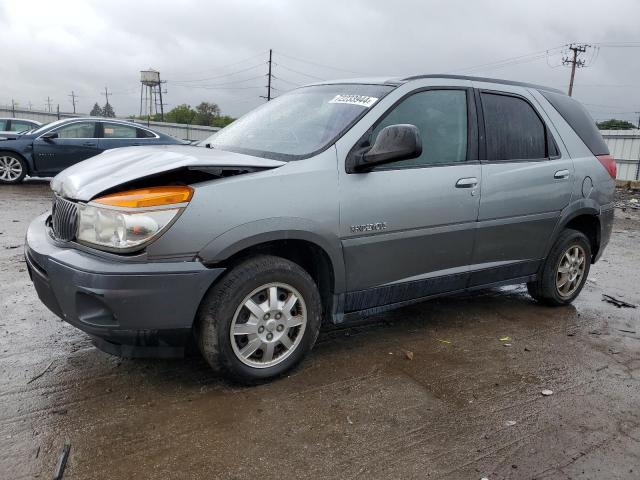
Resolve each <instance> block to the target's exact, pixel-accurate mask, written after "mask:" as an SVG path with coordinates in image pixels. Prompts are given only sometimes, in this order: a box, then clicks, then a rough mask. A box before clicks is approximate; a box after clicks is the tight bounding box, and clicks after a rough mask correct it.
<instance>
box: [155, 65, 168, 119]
mask: <svg viewBox="0 0 640 480" xmlns="http://www.w3.org/2000/svg"><path fill="white" fill-rule="evenodd" d="M158 82H159V83H158V92H160V120H161V121H163V122H164V103H163V102H162V84H163V83H164V82H163V81H162V80H160V72H158ZM165 93H166V92H165ZM157 111H158V110H156V112H157Z"/></svg>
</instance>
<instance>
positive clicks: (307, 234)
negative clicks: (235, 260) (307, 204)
mask: <svg viewBox="0 0 640 480" xmlns="http://www.w3.org/2000/svg"><path fill="white" fill-rule="evenodd" d="M276 240H304V241H307V242H310V243H313V244H315V245H316V246H318V247H319V248H321V249H322V250H324V251H325V252H326V253H327V255H328V257H329V260H330V261H331V265H332V267H333V273H334V281H335V284H334V293H342V292H344V289H345V271H344V257H343V254H342V244H341V243H340V240H339V239H338V237H337V235H336V234H335V233H333V232H330V231H328V230H327V229H326V227H325V228H323V226H322V225H321V224H319V223H317V222H314V221H312V220H309V219H305V218H292V217H284V218H267V219H263V220H256V221H254V222H249V223H245V224H242V225H239V226H237V227H234V228H232V229H231V230H227V231H226V232H224V233H223V234H221V235H219V236H218V237H216V238H215V239H213V240H212V241H211V242H209V243H208V244H207V245H206V246H205V247H204V248H203V249H202V250H200V252H199V253H198V256H199V257H200V259H201V260H202V262H204V263H205V264H216V263H220V262H223V261H225V260H227V259H228V258H230V257H232V256H233V255H235V254H236V253H238V252H241V251H242V250H245V249H247V248H250V247H253V246H256V245H259V244H261V243H265V242H272V241H276Z"/></svg>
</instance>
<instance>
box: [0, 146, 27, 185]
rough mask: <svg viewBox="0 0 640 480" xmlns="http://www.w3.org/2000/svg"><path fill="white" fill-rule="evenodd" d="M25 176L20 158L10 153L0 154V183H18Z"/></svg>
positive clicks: (25, 166)
mask: <svg viewBox="0 0 640 480" xmlns="http://www.w3.org/2000/svg"><path fill="white" fill-rule="evenodd" d="M26 174H27V165H26V163H25V162H24V160H23V159H22V158H20V157H19V156H18V155H16V154H13V153H10V152H0V183H8V184H12V183H20V182H22V180H23V179H24V177H25V175H26Z"/></svg>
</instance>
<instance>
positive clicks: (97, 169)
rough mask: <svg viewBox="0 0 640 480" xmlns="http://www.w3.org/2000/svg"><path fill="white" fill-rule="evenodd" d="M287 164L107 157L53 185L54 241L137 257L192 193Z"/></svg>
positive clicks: (203, 157) (163, 152) (198, 153)
mask: <svg viewBox="0 0 640 480" xmlns="http://www.w3.org/2000/svg"><path fill="white" fill-rule="evenodd" d="M282 164H283V162H279V161H275V160H267V159H261V158H256V157H251V156H246V155H241V154H237V153H230V152H223V151H219V150H212V149H207V148H203V147H192V146H178V147H175V146H171V147H169V146H166V147H165V146H163V147H145V148H139V147H134V148H122V149H115V150H109V151H107V152H104V153H103V154H101V155H98V156H96V157H94V158H93V159H90V160H87V161H85V162H82V163H81V164H78V165H76V166H74V167H71V168H69V169H67V170H65V171H63V172H62V173H60V174H59V175H58V176H56V177H55V178H54V179H53V181H52V182H51V187H52V189H53V191H54V194H55V200H54V203H53V208H52V213H51V218H50V220H49V221H48V224H49V226H50V235H51V236H52V237H53V238H54V240H58V241H63V242H76V243H77V244H80V245H84V246H86V247H89V248H95V249H98V250H102V251H106V252H113V253H122V254H129V253H132V252H136V251H139V250H141V249H142V248H144V247H145V246H146V245H147V244H149V243H150V242H152V241H154V240H155V239H156V238H158V237H159V236H160V235H162V233H164V231H166V230H167V229H168V228H169V227H170V226H171V225H172V224H173V223H174V222H175V221H176V220H177V219H178V217H179V216H180V214H181V213H182V212H183V211H184V209H185V208H186V207H187V206H188V204H189V202H190V201H191V198H192V196H193V193H194V189H193V188H192V187H191V186H192V185H198V184H201V183H203V182H208V181H212V180H218V179H223V178H229V177H233V176H238V175H243V174H247V173H253V172H257V171H261V170H266V169H271V168H275V167H278V166H280V165H282Z"/></svg>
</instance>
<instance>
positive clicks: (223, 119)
mask: <svg viewBox="0 0 640 480" xmlns="http://www.w3.org/2000/svg"><path fill="white" fill-rule="evenodd" d="M90 115H91V116H92V117H107V118H114V117H115V116H116V112H115V111H114V110H113V107H112V106H111V104H110V103H108V102H107V103H106V104H105V105H104V107H101V106H100V105H98V103H97V102H96V103H95V105H94V106H93V108H92V109H91V113H90ZM129 118H130V119H132V120H145V121H146V120H151V121H152V122H161V121H162V117H161V116H160V114H159V113H157V114H155V115H151V116H149V115H143V116H136V115H131V116H130V117H129ZM234 120H235V118H233V117H230V116H229V115H222V114H221V113H220V107H219V106H218V105H217V104H215V103H210V102H201V103H200V105H198V106H196V107H195V108H193V107H191V105H187V104H186V103H183V104H182V105H178V106H176V107H174V108H172V109H171V110H169V111H168V112H167V113H165V114H164V121H165V122H170V123H186V124H189V125H204V126H207V127H226V126H227V125H229V124H230V123H231V122H233V121H234Z"/></svg>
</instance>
